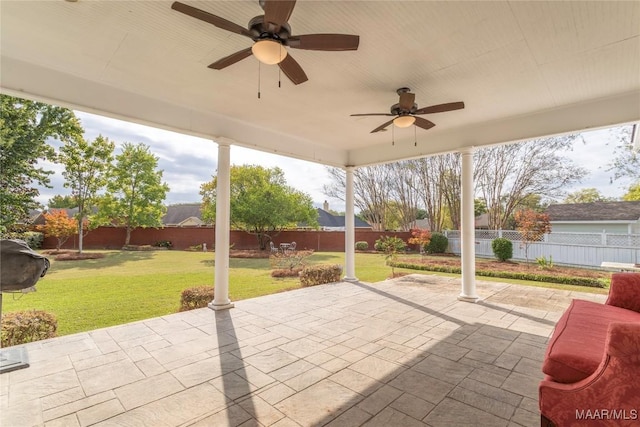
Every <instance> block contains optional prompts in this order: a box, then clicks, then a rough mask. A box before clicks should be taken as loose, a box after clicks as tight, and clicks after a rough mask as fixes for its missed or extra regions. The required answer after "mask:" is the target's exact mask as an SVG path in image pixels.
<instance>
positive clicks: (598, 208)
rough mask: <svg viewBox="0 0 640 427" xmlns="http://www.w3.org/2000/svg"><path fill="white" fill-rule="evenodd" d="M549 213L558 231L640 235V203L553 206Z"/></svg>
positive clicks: (552, 226)
mask: <svg viewBox="0 0 640 427" xmlns="http://www.w3.org/2000/svg"><path fill="white" fill-rule="evenodd" d="M546 213H547V214H549V218H550V221H551V230H552V232H555V233H560V232H576V233H611V234H640V202H593V203H568V204H562V205H550V206H549V207H548V208H547V211H546Z"/></svg>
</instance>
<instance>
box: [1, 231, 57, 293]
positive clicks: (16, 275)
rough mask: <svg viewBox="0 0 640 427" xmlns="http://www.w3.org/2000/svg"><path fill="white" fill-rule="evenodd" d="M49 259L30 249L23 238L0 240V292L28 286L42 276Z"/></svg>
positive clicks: (46, 268)
mask: <svg viewBox="0 0 640 427" xmlns="http://www.w3.org/2000/svg"><path fill="white" fill-rule="evenodd" d="M48 269H49V260H48V259H47V258H45V257H44V256H42V255H40V254H39V253H37V252H35V251H34V250H32V249H31V248H30V247H29V246H28V245H27V243H26V242H25V241H24V240H13V239H2V240H0V292H16V291H20V290H22V289H26V288H30V287H32V286H34V285H35V284H36V282H37V281H38V279H40V278H41V277H44V275H45V274H47V270H48Z"/></svg>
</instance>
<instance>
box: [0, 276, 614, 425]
mask: <svg viewBox="0 0 640 427" xmlns="http://www.w3.org/2000/svg"><path fill="white" fill-rule="evenodd" d="M459 291H460V281H459V279H455V278H449V277H438V276H430V275H429V276H427V275H411V276H405V277H402V278H399V279H394V280H389V281H384V282H380V283H375V284H368V283H359V282H356V283H337V284H329V285H322V286H316V287H311V288H303V289H299V290H295V291H291V292H285V293H280V294H275V295H267V296H264V297H259V298H254V299H250V300H245V301H237V302H235V308H233V309H231V310H228V311H223V312H214V311H212V310H209V309H200V310H193V311H190V312H183V313H176V314H173V315H168V316H163V317H159V318H154V319H148V320H145V321H140V322H135V323H131V324H127V325H120V326H116V327H112V328H105V329H101V330H97V331H91V332H88V333H81V334H76V335H71V336H65V337H61V338H55V339H51V340H47V341H41V342H36V343H31V344H28V345H26V346H25V348H26V349H27V351H28V354H29V359H30V362H31V367H30V368H28V369H23V370H19V371H14V372H10V373H5V374H2V375H0V425H3V426H4V425H7V426H11V427H21V426H41V425H44V426H52V427H55V426H72V427H73V426H82V427H84V426H89V425H97V426H111V425H113V426H121V425H153V426H171V427H173V426H185V427H186V426H198V427H203V426H216V427H217V426H234V427H235V426H243V427H249V426H274V427H289V426H303V427H307V426H325V425H327V426H332V427H340V426H342V427H357V426H385V427H386V426H402V427H405V426H430V427H439V426H451V425H480V426H484V425H486V426H489V425H490V426H501V425H502V426H529V425H537V423H538V422H539V414H538V412H537V398H538V396H537V387H538V382H539V381H540V379H541V378H542V374H541V372H540V365H541V362H542V357H543V355H544V351H545V348H546V343H547V340H548V337H549V335H550V333H551V331H552V329H553V326H554V322H555V321H556V320H557V319H558V317H559V316H560V314H561V313H562V311H563V310H564V308H566V307H567V306H568V305H569V303H570V301H571V299H572V298H584V299H589V300H592V301H598V302H604V300H605V299H606V296H604V295H591V294H580V293H576V292H563V291H558V290H551V289H543V288H528V287H522V286H518V285H509V284H504V283H492V282H483V281H478V293H479V295H480V296H481V297H482V298H483V300H481V301H480V302H479V303H477V304H470V303H465V302H461V301H458V300H457V296H458V294H459Z"/></svg>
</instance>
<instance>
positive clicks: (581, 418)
mask: <svg viewBox="0 0 640 427" xmlns="http://www.w3.org/2000/svg"><path fill="white" fill-rule="evenodd" d="M543 372H544V373H545V374H546V377H545V379H544V380H543V381H542V382H541V383H540V387H539V396H540V399H539V405H540V413H541V425H542V426H545V427H547V426H557V427H565V426H639V425H640V274H638V273H617V274H614V275H613V276H612V280H611V289H610V292H609V298H608V299H607V302H606V303H605V304H604V305H603V304H596V303H593V302H589V301H581V300H574V301H573V303H572V304H571V306H570V307H569V308H568V309H567V311H565V313H564V314H563V316H562V317H561V318H560V320H559V321H558V324H557V325H556V329H555V331H554V333H553V336H552V338H551V340H550V342H549V346H548V347H547V353H546V355H545V361H544V364H543Z"/></svg>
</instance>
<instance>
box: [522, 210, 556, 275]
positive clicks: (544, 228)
mask: <svg viewBox="0 0 640 427" xmlns="http://www.w3.org/2000/svg"><path fill="white" fill-rule="evenodd" d="M514 216H515V220H516V224H517V225H516V230H518V233H520V237H522V243H523V245H524V254H525V258H526V260H527V263H528V262H529V246H530V245H531V243H533V242H539V241H540V240H542V238H543V236H544V235H545V234H547V233H551V223H550V222H549V215H547V214H546V213H540V212H536V211H534V210H533V209H523V210H519V211H516V213H515V215H514Z"/></svg>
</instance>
